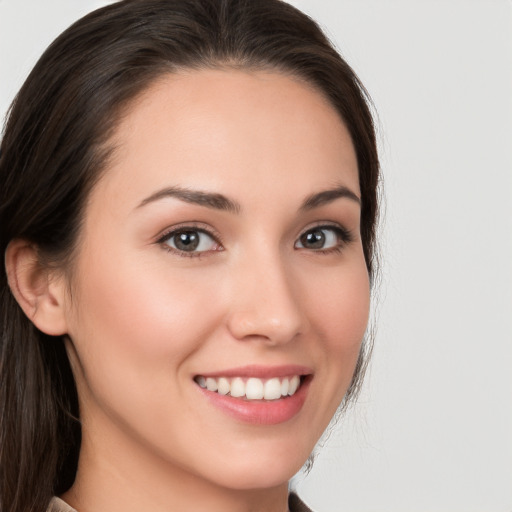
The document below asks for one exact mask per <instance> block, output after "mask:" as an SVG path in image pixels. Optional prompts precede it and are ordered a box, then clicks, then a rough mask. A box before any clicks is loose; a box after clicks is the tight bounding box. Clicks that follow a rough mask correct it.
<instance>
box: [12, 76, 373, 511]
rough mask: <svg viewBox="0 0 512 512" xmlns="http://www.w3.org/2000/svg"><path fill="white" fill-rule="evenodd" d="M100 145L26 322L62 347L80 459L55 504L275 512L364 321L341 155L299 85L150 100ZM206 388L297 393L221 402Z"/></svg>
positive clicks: (328, 410) (349, 178)
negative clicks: (77, 211) (71, 228)
mask: <svg viewBox="0 0 512 512" xmlns="http://www.w3.org/2000/svg"><path fill="white" fill-rule="evenodd" d="M112 142H113V144H114V145H115V146H116V148H117V149H116V152H115V156H114V158H113V160H112V162H111V164H110V165H109V168H108V169H107V170H106V172H105V174H104V176H103V177H102V178H101V180H100V181H99V182H98V184H97V185H96V186H95V187H94V189H93V191H92V192H91V196H90V198H89V202H88V204H87V208H86V212H85V218H84V223H83V227H82V232H81V234H80V235H79V244H78V248H77V251H76V255H75V259H74V261H73V267H72V272H70V271H69V269H68V271H67V272H65V273H62V274H60V275H57V276H53V278H52V279H50V280H47V281H44V282H45V283H50V284H48V288H47V290H46V292H45V293H41V291H40V288H41V286H43V285H41V284H40V285H39V291H38V292H37V293H39V295H38V297H39V299H38V301H36V302H37V303H34V301H33V303H32V304H31V305H29V306H26V307H25V310H26V311H27V312H28V314H29V316H31V318H32V319H33V321H34V322H35V323H36V325H38V327H39V328H41V329H42V330H45V331H47V332H48V331H53V333H65V334H67V339H68V341H67V350H68V354H69V357H70V360H71V363H72V368H73V371H74V374H75V378H76V381H77V388H78V393H79V398H80V414H81V421H82V431H83V439H82V447H81V453H80V463H79V469H78V474H77V478H76V481H75V484H74V485H73V486H72V488H71V489H70V490H69V491H68V492H67V493H66V494H65V495H64V496H63V498H64V499H65V500H66V501H67V502H68V503H69V504H70V505H71V506H73V507H75V508H76V509H77V510H79V511H80V512H103V511H105V512H106V511H109V512H121V511H123V512H131V511H140V510H151V511H155V512H171V511H176V510H180V511H182V512H198V511H200V510H208V511H210V512H220V511H223V512H226V511H227V512H231V511H232V512H235V511H236V512H249V511H252V512H259V511H267V512H285V511H286V510H287V503H286V501H287V483H288V480H289V478H290V477H291V476H292V475H293V474H294V473H295V472H296V471H298V470H299V469H300V467H301V466H302V464H303V463H304V461H305V460H306V459H307V457H308V456H309V454H310V452H311V451H312V449H313V448H314V445H315V443H316V442H317V440H318V439H319V437H320V436H321V434H322V432H323V431H324V429H325V428H326V427H327V425H328V423H329V421H330V419H331V417H332V415H333V414H334V412H335V411H336V408H337V407H338V405H339V403H340V402H341V400H342V398H343V395H344V394H345V392H346V390H347V387H348V385H349V384H350V380H351V377H352V374H353V371H354V367H355V364H356V361H357V357H358V353H359V349H360V344H361V340H362V338H363V336H364V331H365V328H366V323H367V318H368V309H369V282H368V273H367V268H366V265H365V260H364V255H363V250H362V245H361V239H360V235H359V222H360V202H359V200H358V198H359V197H360V190H359V183H358V169H357V162H356V157H355V153H354V148H353V145H352V142H351V140H350V136H349V134H348V132H347V130H346V128H345V126H344V124H343V123H342V121H341V120H340V118H339V116H338V114H337V113H336V111H335V110H334V109H333V108H332V107H331V106H330V105H329V103H328V102H327V101H326V100H325V99H324V98H323V97H322V95H321V94H319V93H318V92H317V91H315V90H313V89H312V88H311V87H310V86H308V85H305V84H304V83H302V82H300V81H298V80H297V79H294V78H290V77H287V76H284V75H282V74H278V73H275V72H262V71H258V72H247V71H234V70H229V71H228V70H202V71H190V72H180V73H179V74H174V75H169V76H166V77H163V78H161V79H160V80H159V81H158V82H157V83H156V84H154V85H152V86H151V87H150V88H149V89H148V90H146V91H145V92H144V93H143V94H142V95H141V96H140V97H139V98H138V99H137V100H136V101H135V102H134V103H133V104H132V105H131V106H130V107H129V109H128V111H127V112H126V114H125V115H124V116H123V117H122V120H121V122H120V124H119V127H118V129H117V131H116V133H115V135H114V138H113V141H112ZM191 191H192V192H191ZM324 192H326V193H324ZM212 194H213V196H212ZM219 195H222V196H223V197H222V198H219ZM308 200H309V201H308ZM179 230H181V231H179ZM23 251H25V252H27V251H28V252H29V249H28V248H27V247H23V246H21V245H20V247H19V250H18V259H19V260H23V255H24V252H23ZM12 252H13V253H16V251H15V249H12ZM10 261H16V258H15V257H12V258H11V259H10ZM22 266H23V265H21V267H22ZM21 267H20V268H21ZM15 273H16V272H14V271H11V272H10V275H11V276H12V275H13V274H15ZM68 276H71V277H68ZM12 281H16V282H17V286H18V289H21V290H22V291H23V289H25V290H29V289H30V283H33V282H36V279H34V278H32V279H31V280H30V279H25V281H24V280H23V277H19V278H16V279H12V278H11V282H12ZM14 287H16V286H14ZM20 293H21V292H19V293H18V296H19V294H20ZM24 293H25V295H26V296H29V295H30V293H29V292H26V291H25V292H24ZM19 300H20V303H22V304H23V300H24V299H23V297H22V298H21V299H19ZM45 301H46V303H45ZM25 302H26V303H30V300H29V299H27V300H26V301H25ZM45 304H46V305H45ZM45 312H46V313H45ZM207 377H209V378H210V379H211V380H210V381H209V384H211V382H212V381H215V385H219V386H220V385H221V383H220V379H221V378H225V379H226V381H227V382H228V383H229V384H231V385H232V386H233V384H232V383H233V380H234V379H235V378H236V377H238V378H239V381H238V384H240V382H241V383H242V388H243V389H245V387H248V385H247V382H248V381H249V379H252V382H253V384H254V383H255V386H256V388H257V387H258V385H259V384H260V383H261V384H263V386H265V384H266V383H267V382H268V381H270V380H272V381H273V383H272V386H274V387H272V386H271V385H270V384H269V385H268V386H269V388H268V389H269V390H270V389H271V388H272V390H273V391H272V390H270V391H269V393H273V392H274V391H275V389H274V388H275V386H276V385H277V386H278V389H281V390H282V389H284V388H283V386H285V387H289V386H290V385H291V384H290V382H291V381H292V379H294V378H295V380H296V381H297V380H300V385H299V388H298V389H297V390H296V391H295V393H293V392H292V396H281V394H279V396H280V398H277V397H273V398H268V399H265V397H264V398H263V399H261V398H257V397H256V398H254V397H253V396H252V395H251V396H250V397H249V395H247V396H245V397H243V396H242V397H238V398H236V397H231V396H229V395H228V396H224V395H221V394H219V393H218V391H213V389H208V388H204V386H205V381H206V378H207ZM297 377H298V378H299V379H297ZM276 379H277V380H276ZM285 380H287V381H288V384H286V383H285V382H284V381H285ZM276 383H277V384H276ZM201 384H202V385H201ZM279 386H280V387H279ZM233 389H234V388H233ZM285 391H286V390H285ZM246 392H247V393H248V394H249V391H248V390H247V391H246ZM230 393H231V392H230ZM251 393H252V392H251ZM256 393H257V392H256ZM284 395H286V392H285V393H284ZM269 396H270V395H269Z"/></svg>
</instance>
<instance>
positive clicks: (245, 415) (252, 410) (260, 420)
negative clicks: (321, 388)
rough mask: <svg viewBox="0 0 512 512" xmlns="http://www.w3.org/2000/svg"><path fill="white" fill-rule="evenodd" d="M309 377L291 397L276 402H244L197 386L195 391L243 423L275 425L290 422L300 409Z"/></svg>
mask: <svg viewBox="0 0 512 512" xmlns="http://www.w3.org/2000/svg"><path fill="white" fill-rule="evenodd" d="M310 381H311V377H310V376H308V377H306V378H305V379H304V380H303V382H302V383H301V385H300V387H299V389H298V390H297V391H296V393H295V394H294V395H292V396H287V397H285V398H280V399H278V400H244V399H241V398H233V397H231V396H229V395H221V394H219V393H216V392H214V391H208V390H207V389H204V388H201V387H199V386H197V389H198V390H199V391H201V392H202V393H203V395H204V396H205V397H206V398H207V399H208V400H209V401H210V402H211V403H212V404H213V405H215V406H216V407H218V408H219V409H221V410H222V411H223V412H225V413H226V414H228V415H230V416H232V417H233V418H235V419H237V420H239V421H241V422H243V423H252V424H255V425H277V424H278V423H284V422H285V421H289V420H291V419H292V418H293V417H294V416H296V415H297V414H298V413H299V411H300V410H301V409H302V406H303V405H304V402H305V401H306V396H307V393H308V388H309V384H310Z"/></svg>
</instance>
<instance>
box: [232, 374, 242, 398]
mask: <svg viewBox="0 0 512 512" xmlns="http://www.w3.org/2000/svg"><path fill="white" fill-rule="evenodd" d="M244 395H245V383H244V381H243V380H242V379H241V378H240V377H237V378H236V379H233V380H232V381H231V396H234V397H241V396H244Z"/></svg>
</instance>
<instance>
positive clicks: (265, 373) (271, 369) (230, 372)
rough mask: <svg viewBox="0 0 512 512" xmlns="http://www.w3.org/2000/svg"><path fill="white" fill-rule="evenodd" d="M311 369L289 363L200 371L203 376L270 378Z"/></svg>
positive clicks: (291, 374) (304, 373) (299, 373)
mask: <svg viewBox="0 0 512 512" xmlns="http://www.w3.org/2000/svg"><path fill="white" fill-rule="evenodd" d="M312 373H313V370H312V369H311V368H308V367H306V366H301V365H296V364H289V365H281V366H258V365H247V366H240V367H238V368H229V369H226V370H221V371H216V372H210V373H201V374H199V375H202V376H203V377H212V378H214V379H216V378H219V377H247V378H250V377H256V378H258V379H271V378H272V377H290V376H293V375H299V376H300V375H311V374H312Z"/></svg>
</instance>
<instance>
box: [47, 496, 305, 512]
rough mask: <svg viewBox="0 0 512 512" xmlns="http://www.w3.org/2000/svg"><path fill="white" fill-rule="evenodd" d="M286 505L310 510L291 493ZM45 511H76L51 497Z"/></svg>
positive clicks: (298, 511)
mask: <svg viewBox="0 0 512 512" xmlns="http://www.w3.org/2000/svg"><path fill="white" fill-rule="evenodd" d="M288 507H289V508H290V512H312V511H311V509H310V508H308V507H307V506H306V505H305V504H304V503H303V502H302V501H301V500H300V498H299V497H298V496H297V495H296V494H294V493H291V494H290V496H289V498H288ZM46 512H77V511H76V510H75V509H74V508H71V507H70V506H69V505H68V504H67V503H66V502H64V501H62V500H61V499H60V498H52V501H50V504H49V505H48V508H47V509H46Z"/></svg>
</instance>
